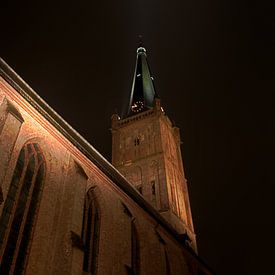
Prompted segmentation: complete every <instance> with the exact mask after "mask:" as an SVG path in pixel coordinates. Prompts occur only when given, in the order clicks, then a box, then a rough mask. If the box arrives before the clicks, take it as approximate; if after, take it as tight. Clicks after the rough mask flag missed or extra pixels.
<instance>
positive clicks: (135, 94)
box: [126, 47, 158, 117]
mask: <svg viewBox="0 0 275 275" xmlns="http://www.w3.org/2000/svg"><path fill="white" fill-rule="evenodd" d="M155 97H158V96H157V93H156V91H155V87H154V79H153V77H152V74H151V72H150V68H149V65H148V61H147V55H146V49H145V48H144V47H139V48H138V49H137V59H136V66H135V73H134V78H133V84H132V90H131V95H130V100H129V106H128V111H127V114H126V117H128V116H131V115H135V114H136V113H138V112H141V111H145V110H148V109H151V108H153V107H154V104H155V100H154V99H155Z"/></svg>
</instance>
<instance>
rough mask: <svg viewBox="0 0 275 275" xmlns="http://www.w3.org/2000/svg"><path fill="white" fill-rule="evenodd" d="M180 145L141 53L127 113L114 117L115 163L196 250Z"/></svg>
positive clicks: (139, 52) (113, 150)
mask: <svg viewBox="0 0 275 275" xmlns="http://www.w3.org/2000/svg"><path fill="white" fill-rule="evenodd" d="M180 144H181V141H180V133H179V129H178V128H176V127H174V126H173V125H172V123H171V121H170V119H169V118H168V116H167V115H166V114H165V112H164V110H163V108H162V107H161V101H160V98H159V96H158V95H157V93H156V91H155V87H154V80H153V77H152V75H151V72H150V68H149V65H148V62H147V55H146V50H145V48H143V47H139V48H138V49H137V59H136V66H135V73H134V78H133V85H132V90H131V95H130V100H129V106H128V110H127V113H126V114H125V115H124V116H123V117H122V118H120V117H119V116H118V115H117V114H115V115H113V116H112V163H113V165H114V166H115V167H116V168H117V169H118V170H119V171H120V172H121V173H122V174H123V175H124V176H125V177H126V178H127V179H128V180H129V182H131V183H132V184H133V186H134V187H136V189H137V190H138V191H139V192H140V194H141V195H142V196H143V197H144V198H145V199H146V200H147V201H148V202H149V203H150V204H151V205H152V206H153V207H155V208H156V209H157V211H159V213H161V214H162V216H163V217H164V218H165V219H166V220H167V221H168V222H169V223H170V224H171V225H172V226H173V227H174V228H175V229H176V230H177V231H178V232H179V234H183V236H186V238H187V239H188V241H189V242H190V245H191V246H192V247H193V248H194V249H195V250H196V240H195V234H194V228H193V221H192V215H191V209H190V203H189V196H188V189H187V183H186V179H185V175H184V169H183V163H182V157H181V150H180Z"/></svg>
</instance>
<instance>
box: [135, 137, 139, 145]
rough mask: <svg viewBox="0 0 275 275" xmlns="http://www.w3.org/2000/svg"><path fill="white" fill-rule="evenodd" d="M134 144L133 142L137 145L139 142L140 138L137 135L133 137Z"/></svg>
mask: <svg viewBox="0 0 275 275" xmlns="http://www.w3.org/2000/svg"><path fill="white" fill-rule="evenodd" d="M134 144H135V146H138V145H139V144H140V138H139V137H136V138H135V140H134Z"/></svg>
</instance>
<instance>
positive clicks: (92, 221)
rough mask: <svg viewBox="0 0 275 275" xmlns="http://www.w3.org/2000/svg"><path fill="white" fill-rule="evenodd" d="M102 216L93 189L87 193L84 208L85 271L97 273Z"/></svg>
mask: <svg viewBox="0 0 275 275" xmlns="http://www.w3.org/2000/svg"><path fill="white" fill-rule="evenodd" d="M99 227H100V215H99V207H98V203H97V201H96V198H95V194H94V191H93V189H90V190H89V191H88V192H87V195H86V199H85V206H84V215H83V227H82V239H83V242H84V260H83V271H85V272H88V273H90V274H93V275H95V274H96V273H97V257H98V248H99V229H100V228H99Z"/></svg>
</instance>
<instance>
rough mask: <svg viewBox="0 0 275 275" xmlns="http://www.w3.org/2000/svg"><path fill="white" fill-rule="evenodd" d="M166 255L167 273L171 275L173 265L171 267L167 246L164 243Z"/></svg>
mask: <svg viewBox="0 0 275 275" xmlns="http://www.w3.org/2000/svg"><path fill="white" fill-rule="evenodd" d="M164 256H165V269H166V275H171V267H170V262H169V258H168V253H167V248H166V246H165V245H164Z"/></svg>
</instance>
